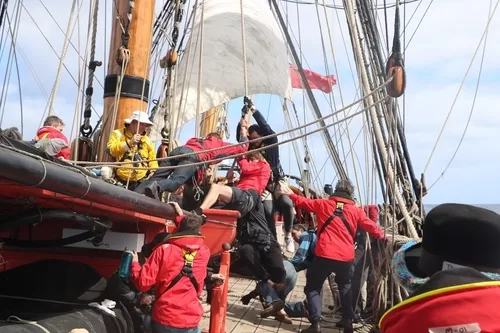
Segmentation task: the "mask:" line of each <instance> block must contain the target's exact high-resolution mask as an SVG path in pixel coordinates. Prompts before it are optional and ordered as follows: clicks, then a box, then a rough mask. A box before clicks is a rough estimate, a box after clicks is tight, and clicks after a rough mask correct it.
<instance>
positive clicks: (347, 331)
mask: <svg viewBox="0 0 500 333" xmlns="http://www.w3.org/2000/svg"><path fill="white" fill-rule="evenodd" d="M335 327H337V328H342V329H343V332H344V333H353V332H354V328H353V326H352V320H351V319H343V320H342V321H340V322H338V323H337V324H335Z"/></svg>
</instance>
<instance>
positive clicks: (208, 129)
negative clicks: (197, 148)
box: [200, 105, 223, 137]
mask: <svg viewBox="0 0 500 333" xmlns="http://www.w3.org/2000/svg"><path fill="white" fill-rule="evenodd" d="M222 108H223V106H222V105H221V106H216V107H214V108H211V109H210V110H208V111H207V112H204V113H203V114H202V115H201V121H200V136H201V137H205V136H207V135H208V134H210V133H212V132H215V131H216V130H217V122H218V121H219V118H220V116H221V111H222Z"/></svg>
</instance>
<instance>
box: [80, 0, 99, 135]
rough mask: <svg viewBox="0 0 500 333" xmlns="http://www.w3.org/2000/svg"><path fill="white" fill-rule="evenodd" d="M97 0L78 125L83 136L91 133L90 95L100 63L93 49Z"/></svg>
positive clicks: (94, 46) (97, 10) (94, 44)
mask: <svg viewBox="0 0 500 333" xmlns="http://www.w3.org/2000/svg"><path fill="white" fill-rule="evenodd" d="M98 13H99V0H94V12H93V17H92V40H91V46H90V60H89V76H88V81H87V89H86V90H85V109H84V112H83V125H82V126H81V127H80V134H82V135H83V136H84V137H87V138H88V137H89V136H90V135H91V134H92V126H91V125H90V117H91V116H92V111H91V106H92V95H93V93H94V87H93V85H94V74H95V69H96V67H99V66H101V65H102V62H100V61H96V60H95V49H96V39H97V19H98V17H99V15H98Z"/></svg>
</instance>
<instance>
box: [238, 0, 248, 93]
mask: <svg viewBox="0 0 500 333" xmlns="http://www.w3.org/2000/svg"><path fill="white" fill-rule="evenodd" d="M240 10H241V46H242V53H243V84H244V85H245V96H248V72H247V47H246V40H245V15H244V13H243V0H240Z"/></svg>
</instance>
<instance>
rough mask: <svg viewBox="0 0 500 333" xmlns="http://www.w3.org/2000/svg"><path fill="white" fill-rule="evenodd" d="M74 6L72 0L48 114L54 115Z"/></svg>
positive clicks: (69, 37)
mask: <svg viewBox="0 0 500 333" xmlns="http://www.w3.org/2000/svg"><path fill="white" fill-rule="evenodd" d="M75 8H76V0H73V3H72V5H71V11H70V15H69V20H68V26H67V27H66V35H65V37H64V43H63V49H62V52H61V57H60V58H59V66H58V67H57V72H56V80H55V81H54V85H53V86H52V92H51V93H50V99H49V104H48V109H49V116H52V115H54V101H55V99H56V95H57V90H58V88H59V81H60V79H61V72H62V69H63V66H64V59H65V58H66V54H67V53H68V46H69V42H70V39H71V33H72V30H73V29H72V26H73V21H74V16H75Z"/></svg>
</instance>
